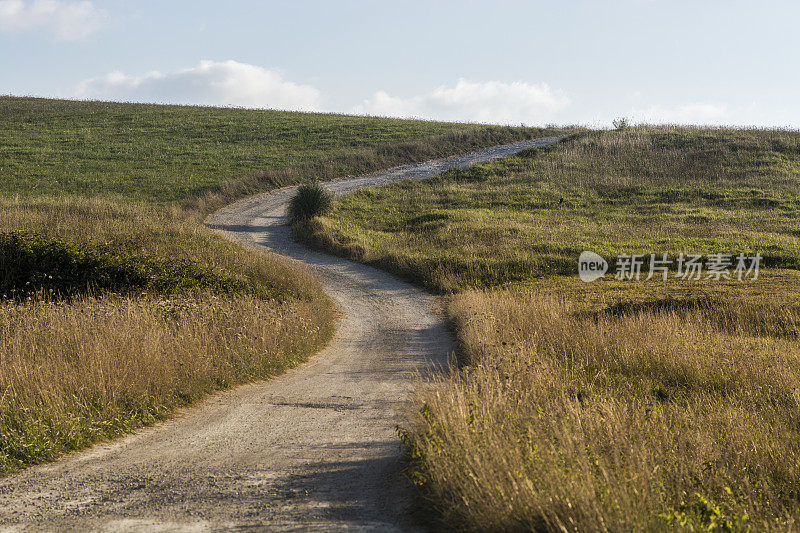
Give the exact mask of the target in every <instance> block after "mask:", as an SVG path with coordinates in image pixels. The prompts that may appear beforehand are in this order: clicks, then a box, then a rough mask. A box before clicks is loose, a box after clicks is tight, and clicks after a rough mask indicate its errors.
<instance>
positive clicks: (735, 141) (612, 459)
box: [297, 126, 800, 531]
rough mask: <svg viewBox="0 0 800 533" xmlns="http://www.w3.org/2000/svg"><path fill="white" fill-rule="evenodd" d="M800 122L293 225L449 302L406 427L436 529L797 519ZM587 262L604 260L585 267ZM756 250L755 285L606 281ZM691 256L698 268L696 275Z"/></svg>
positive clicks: (552, 166)
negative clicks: (444, 370) (620, 265)
mask: <svg viewBox="0 0 800 533" xmlns="http://www.w3.org/2000/svg"><path fill="white" fill-rule="evenodd" d="M798 146H800V134H798V133H797V132H793V131H780V130H774V131H769V130H747V129H743V130H736V129H725V128H716V129H714V128H681V127H670V126H667V127H637V128H628V129H626V130H624V131H605V132H592V133H589V134H584V135H581V136H579V137H577V138H574V139H571V140H568V141H566V142H564V143H561V144H560V145H557V146H554V147H551V148H548V149H540V150H534V151H530V152H528V153H523V154H520V156H518V157H514V158H510V159H507V160H503V161H498V162H494V163H491V164H486V165H478V166H475V167H472V168H470V169H468V170H465V171H453V172H448V173H445V174H444V175H442V176H440V177H438V178H435V179H433V180H431V181H430V182H425V183H410V182H409V183H401V184H397V185H393V186H389V187H382V188H377V189H370V190H364V191H360V192H359V193H357V194H355V195H353V196H350V197H347V198H345V199H343V200H342V201H341V202H339V204H338V206H337V207H336V209H335V210H334V212H333V213H332V214H331V215H329V216H326V217H322V218H320V219H318V220H315V221H312V222H311V223H310V224H307V225H306V226H305V227H303V228H299V231H298V232H297V234H298V235H300V236H303V237H305V238H307V239H309V241H310V242H313V243H315V244H316V245H318V246H321V247H324V248H325V249H328V250H331V251H333V252H336V253H339V254H342V255H345V256H347V257H351V258H354V259H357V260H361V261H364V262H368V263H370V264H373V265H376V266H379V267H381V268H386V269H388V270H391V271H393V272H396V273H398V274H400V275H402V276H404V277H406V278H407V279H409V280H412V281H414V282H417V283H420V284H422V285H425V286H426V287H429V288H431V289H433V290H435V291H438V292H440V293H441V294H442V299H443V300H444V304H445V310H446V313H447V316H448V318H449V319H450V321H451V323H452V325H453V329H454V331H455V332H456V335H457V337H458V340H459V345H460V359H459V362H460V364H461V366H460V367H459V368H456V369H453V372H452V374H451V375H450V376H448V377H444V378H441V379H440V380H438V382H436V383H435V384H433V385H432V386H431V385H430V384H424V385H420V387H419V388H418V391H417V395H416V398H415V402H414V405H413V407H412V408H411V409H410V410H409V414H408V416H409V419H408V422H407V423H406V424H405V425H404V429H403V430H402V435H403V438H404V441H405V442H406V444H407V446H408V451H409V454H410V464H409V475H410V476H411V479H412V481H413V482H414V483H415V484H416V486H417V488H418V492H417V494H418V496H419V501H420V503H421V504H422V510H424V511H426V512H428V513H430V514H429V515H427V517H429V518H431V517H435V518H437V519H438V520H439V521H438V526H439V527H442V528H450V529H455V530H474V531H508V530H542V531H674V530H682V531H749V530H758V531H761V530H767V531H769V530H776V531H786V530H796V529H798V527H799V526H798V524H800V459H799V458H800V417H799V416H798V413H800V350H799V349H798V344H797V341H798V337H800V305H799V304H798V301H800V300H799V299H798V297H799V296H800V292H799V291H798V287H800V284H799V283H798V282H800V278H799V277H798V270H797V269H798V266H799V265H800V241H798V235H800V233H798V220H799V218H798V216H799V215H800V201H798V198H799V196H798V194H799V193H800V182H798V179H797V178H798V175H799V174H798V172H800V170H799V169H800V150H798ZM583 250H591V251H594V252H596V253H598V254H600V255H602V256H603V257H605V258H606V259H608V260H609V263H610V273H609V274H607V275H606V276H605V278H603V279H601V280H598V281H594V282H592V283H584V282H582V281H580V279H579V278H578V276H577V265H578V257H579V255H580V253H581V252H582V251H583ZM715 252H719V253H730V254H733V255H734V256H735V254H738V253H743V254H747V255H752V254H755V253H760V254H761V255H762V257H763V260H764V262H763V263H762V264H761V267H762V268H761V270H760V272H759V276H758V279H757V280H753V279H748V280H745V281H737V280H736V279H735V277H734V279H732V280H722V281H714V280H713V279H709V280H699V281H693V280H683V279H679V278H675V277H674V274H675V266H674V264H673V268H672V270H671V277H670V278H669V280H668V281H665V282H664V281H661V280H660V278H659V277H656V278H655V279H654V280H651V281H644V279H643V278H644V277H645V276H646V274H647V269H648V265H647V262H645V265H644V268H643V272H644V276H643V277H642V281H618V280H615V279H613V276H614V271H615V262H614V258H615V257H616V256H617V255H618V254H622V253H628V254H647V255H646V257H648V258H649V254H650V253H655V254H658V256H659V257H660V254H662V253H665V254H667V255H668V257H669V258H671V259H673V260H674V259H675V258H676V257H677V256H678V254H680V253H687V254H701V255H708V254H711V253H715ZM706 266H707V265H706Z"/></svg>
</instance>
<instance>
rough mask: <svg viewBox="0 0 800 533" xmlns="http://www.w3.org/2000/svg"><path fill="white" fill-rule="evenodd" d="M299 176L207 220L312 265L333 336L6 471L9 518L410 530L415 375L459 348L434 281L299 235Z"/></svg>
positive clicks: (498, 151) (5, 515) (54, 524)
mask: <svg viewBox="0 0 800 533" xmlns="http://www.w3.org/2000/svg"><path fill="white" fill-rule="evenodd" d="M557 140H558V139H557V138H546V139H538V140H532V141H524V142H519V143H514V144H510V145H505V146H500V147H495V148H489V149H485V150H480V151H477V152H473V153H470V154H466V155H462V156H457V157H452V158H448V159H442V160H436V161H431V162H427V163H421V164H418V165H409V166H404V167H398V168H394V169H390V170H387V171H382V172H377V173H374V174H370V175H366V176H360V177H355V178H350V179H345V180H341V181H335V182H330V183H326V184H325V186H326V187H327V188H329V189H331V190H333V191H336V192H337V193H339V194H347V193H350V192H353V191H355V190H357V189H360V188H362V187H369V186H376V185H383V184H387V183H391V182H396V181H400V180H403V179H416V180H419V179H426V178H430V177H432V176H434V175H436V174H439V173H440V172H442V171H444V170H446V169H448V168H453V167H460V168H465V167H467V166H469V165H470V164H473V163H477V162H483V161H488V160H491V159H498V158H501V157H508V156H510V155H513V154H515V153H516V152H518V151H520V150H522V149H525V148H529V147H533V146H541V145H544V144H551V143H553V142H556V141H557ZM293 192H294V188H285V189H281V190H278V191H275V192H273V193H270V194H264V195H260V196H256V197H252V198H247V199H245V200H242V201H240V202H237V203H235V204H233V205H230V206H228V207H226V208H224V209H222V210H220V211H218V212H217V213H215V214H214V215H212V216H211V217H209V219H208V221H207V223H208V224H209V225H210V226H211V227H213V228H215V229H217V230H219V231H220V232H222V233H223V234H224V235H225V236H226V237H227V238H230V239H232V240H234V241H236V242H238V243H240V244H242V245H244V246H248V247H255V248H260V249H268V250H271V251H273V252H276V253H279V254H282V255H285V256H287V257H289V258H291V259H292V260H297V261H301V262H303V263H305V264H306V265H310V266H311V267H312V268H314V269H315V270H316V271H317V272H318V274H319V277H320V279H321V281H322V283H323V285H324V287H325V290H326V291H327V292H328V294H330V295H331V296H332V297H333V298H334V300H335V301H336V303H337V304H338V305H339V307H340V308H341V310H342V311H343V312H344V318H343V319H342V321H341V322H340V324H339V328H338V330H337V333H336V336H335V338H334V340H333V341H332V342H331V343H330V345H329V346H328V347H327V348H326V349H324V350H323V351H321V352H320V353H318V354H317V355H315V356H314V357H313V358H312V359H311V360H310V361H309V362H308V363H306V364H304V365H302V366H300V367H298V368H296V369H294V370H292V371H289V372H287V373H286V374H284V375H282V376H280V377H278V378H275V379H272V380H270V381H266V382H260V383H254V384H251V385H245V386H242V387H239V388H236V389H234V390H231V391H227V392H223V393H221V394H218V395H215V396H213V397H211V398H209V399H207V400H205V401H203V402H201V403H200V404H199V405H197V406H195V407H193V408H190V409H186V410H183V411H182V412H180V413H178V415H177V416H175V417H174V418H172V419H171V420H169V421H167V422H164V423H161V424H159V425H157V426H154V427H151V428H147V429H144V430H142V431H139V432H137V433H136V434H134V435H131V436H129V437H125V438H122V439H120V440H117V441H115V442H113V443H109V444H102V445H98V446H95V447H93V448H91V449H89V450H87V451H83V452H78V453H74V454H72V455H69V456H67V457H65V458H64V459H62V460H60V461H57V462H54V463H50V464H46V465H41V466H37V467H34V468H30V469H28V470H26V471H24V472H21V473H19V474H15V475H13V476H9V477H6V478H3V479H0V530H3V531H5V530H22V531H39V530H60V531H86V530H95V531H120V530H124V531H219V530H231V529H234V530H243V531H244V530H246V531H251V530H252V531H273V530H278V531H281V530H298V529H300V530H348V529H352V530H375V531H392V530H403V531H404V530H415V529H417V528H418V527H417V525H415V524H414V523H412V522H411V521H410V519H409V518H408V505H409V497H408V488H407V487H406V484H405V481H404V478H403V476H402V474H401V472H400V453H401V450H400V443H399V440H398V437H397V432H396V425H397V424H398V422H400V420H399V419H398V411H399V410H400V408H401V407H402V406H403V404H404V402H405V401H406V398H407V395H408V392H409V389H410V380H411V379H412V378H413V377H414V376H415V375H416V374H417V373H418V372H423V373H425V372H430V371H432V370H434V369H435V368H437V367H438V366H441V365H444V364H446V361H447V358H448V356H449V355H450V354H452V352H453V350H454V345H453V340H452V337H451V335H450V334H449V332H448V331H447V330H446V329H445V326H444V324H443V323H442V321H441V320H440V319H439V318H438V317H437V315H436V314H435V313H434V312H432V305H433V303H434V302H433V300H432V298H431V297H430V296H429V295H428V294H427V293H425V292H424V291H422V290H420V289H418V288H415V287H413V286H411V285H409V284H407V283H404V282H402V281H399V280H397V279H396V278H394V277H392V276H391V275H389V274H386V273H384V272H381V271H379V270H376V269H374V268H371V267H367V266H364V265H360V264H357V263H353V262H351V261H347V260H344V259H340V258H337V257H333V256H330V255H327V254H322V253H318V252H313V251H310V250H309V249H307V248H305V247H303V246H301V245H299V244H297V243H295V242H294V241H293V240H292V239H291V238H290V231H289V228H288V227H287V226H286V225H285V216H284V213H285V209H286V204H287V202H288V200H289V198H291V196H292V194H293Z"/></svg>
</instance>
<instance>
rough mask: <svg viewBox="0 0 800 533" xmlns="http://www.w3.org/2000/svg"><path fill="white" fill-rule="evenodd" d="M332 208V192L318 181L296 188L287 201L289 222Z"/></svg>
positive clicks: (305, 218) (309, 217) (322, 212)
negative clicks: (292, 195) (295, 191)
mask: <svg viewBox="0 0 800 533" xmlns="http://www.w3.org/2000/svg"><path fill="white" fill-rule="evenodd" d="M331 209H333V193H332V192H330V191H326V190H325V189H324V188H323V187H322V185H320V184H319V183H316V182H313V183H306V184H304V185H301V186H300V187H298V188H297V193H296V194H295V195H294V197H293V198H292V200H291V202H289V211H288V215H289V222H290V223H291V224H295V223H297V222H302V221H305V220H310V219H312V218H314V217H318V216H321V215H324V214H326V213H329V212H330V210H331Z"/></svg>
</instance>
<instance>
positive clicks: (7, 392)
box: [0, 197, 335, 474]
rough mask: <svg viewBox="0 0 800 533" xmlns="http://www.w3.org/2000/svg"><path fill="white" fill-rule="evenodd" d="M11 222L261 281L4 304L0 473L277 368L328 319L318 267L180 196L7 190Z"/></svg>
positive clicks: (321, 335)
mask: <svg viewBox="0 0 800 533" xmlns="http://www.w3.org/2000/svg"><path fill="white" fill-rule="evenodd" d="M14 230H23V231H28V232H37V233H40V234H42V235H44V236H45V237H52V238H58V239H66V240H68V241H72V242H76V243H78V244H80V245H81V246H87V247H92V246H105V247H110V248H111V249H114V250H118V251H119V253H121V254H131V255H132V256H137V255H138V254H149V255H154V256H157V257H160V258H163V259H165V260H169V261H174V260H189V261H192V262H194V263H197V264H199V265H200V266H202V267H206V268H211V269H213V270H215V271H219V272H222V273H227V274H232V275H235V276H237V277H240V278H244V279H247V280H249V281H251V282H253V283H254V284H258V286H259V287H260V288H263V289H264V290H261V291H260V292H259V295H258V296H257V295H255V294H247V293H237V294H231V295H228V296H225V297H215V296H214V295H213V294H209V293H204V292H197V291H192V292H191V293H187V294H182V295H181V294H176V295H171V296H169V297H167V296H164V295H160V294H158V293H156V292H152V291H151V292H143V293H141V294H138V295H131V294H126V296H125V297H123V296H120V295H115V294H109V293H103V294H96V295H94V297H84V298H79V299H76V300H72V301H69V302H65V301H62V302H54V301H49V302H48V301H32V302H29V303H24V304H15V303H12V302H0V474H2V473H7V472H11V471H14V470H17V469H19V468H22V467H24V466H28V465H31V464H35V463H39V462H43V461H48V460H52V459H54V458H56V457H58V456H59V455H61V454H62V453H65V452H68V451H71V450H75V449H79V448H81V447H84V446H87V445H90V444H92V443H94V442H97V441H99V440H103V439H107V438H111V437H114V436H117V435H121V434H123V433H125V432H128V431H130V430H132V429H135V428H137V427H140V426H142V425H146V424H149V423H152V422H154V421H156V420H159V419H162V418H164V417H166V416H168V415H169V413H170V412H172V411H173V410H174V409H175V408H176V407H179V406H183V405H188V404H189V403H191V402H192V401H194V400H196V399H198V398H200V397H202V396H203V395H205V394H208V393H211V392H213V391H215V390H220V389H223V388H226V387H230V386H233V385H236V384H240V383H245V382H249V381H254V380H259V379H265V378H268V377H270V376H273V375H275V374H277V373H280V372H282V371H284V370H286V369H287V368H290V367H292V366H295V365H297V364H299V363H300V362H301V361H303V360H305V358H306V357H308V356H309V355H311V354H312V353H314V352H315V351H317V350H318V349H319V348H320V347H322V346H323V345H324V344H325V343H326V342H327V340H328V339H329V338H330V335H331V334H332V331H333V327H334V323H335V310H334V306H333V304H332V303H331V301H330V300H329V299H328V298H327V296H326V295H325V294H324V292H323V291H322V289H321V287H320V285H319V283H318V282H317V280H316V278H315V277H314V276H313V275H312V274H311V273H310V272H308V271H307V270H305V269H303V268H300V267H298V266H297V265H289V264H288V263H286V262H285V261H284V260H282V259H281V258H279V257H278V256H275V255H273V254H267V253H257V252H253V251H248V250H244V249H242V248H241V247H238V246H236V245H234V244H232V243H229V242H227V241H225V240H223V239H222V238H220V237H219V236H216V235H214V233H213V232H212V231H211V230H209V229H208V228H206V227H204V226H203V225H202V223H201V219H200V217H199V215H197V214H194V213H191V212H187V211H185V210H183V209H181V208H178V207H167V208H164V207H161V208H158V207H154V206H150V205H147V204H143V203H135V202H120V201H114V200H112V199H107V198H105V199H104V198H75V197H63V198H47V197H41V198H35V199H24V200H18V199H14V198H4V199H0V231H14Z"/></svg>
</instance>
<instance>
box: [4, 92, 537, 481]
mask: <svg viewBox="0 0 800 533" xmlns="http://www.w3.org/2000/svg"><path fill="white" fill-rule="evenodd" d="M536 133H538V132H537V130H534V129H523V128H494V127H484V126H479V125H464V124H443V123H433V122H420V121H400V120H389V119H377V118H364V117H348V116H340V115H319V114H300V113H286V112H275V111H251V110H241V109H219V108H203V107H178V106H157V105H141V104H116V103H103V102H72V101H62V100H44V99H33V98H14V97H0V474H1V473H5V472H10V471H13V470H16V469H19V468H23V467H25V466H27V465H30V464H34V463H38V462H42V461H46V460H51V459H53V458H55V457H58V456H59V455H60V454H63V453H65V452H68V451H70V450H74V449H77V448H80V447H83V446H87V445H89V444H92V443H93V442H97V441H98V440H103V439H106V438H111V437H114V436H117V435H120V434H123V433H125V432H128V431H131V430H132V429H135V428H137V427H140V426H141V425H143V424H148V423H152V422H153V421H156V420H159V419H162V418H164V417H166V416H169V414H170V413H171V412H172V411H173V410H174V409H175V408H177V407H180V406H183V405H187V404H189V403H191V402H193V401H195V400H196V399H198V398H200V397H202V396H203V395H205V394H208V393H210V392H213V391H215V390H219V389H223V388H226V387H230V386H233V385H236V384H239V383H243V382H247V381H253V380H257V379H264V378H267V377H270V376H273V375H275V374H278V373H280V372H282V371H284V370H286V369H287V368H290V367H292V366H294V365H297V364H299V363H300V362H302V361H304V360H305V359H306V358H307V357H308V356H310V355H311V354H313V353H314V352H315V351H316V350H318V349H319V348H320V347H321V346H322V345H324V344H325V343H326V342H327V340H328V339H329V338H330V336H331V335H332V332H333V328H334V322H335V312H334V309H333V304H332V303H331V302H330V301H329V300H328V298H327V297H326V296H325V295H324V293H323V292H322V291H321V289H320V287H319V286H318V285H317V283H316V281H315V280H314V279H313V277H311V276H310V275H308V273H306V272H305V271H303V270H301V269H298V268H297V267H296V266H288V265H287V264H285V263H284V262H283V261H281V260H280V259H279V258H277V257H275V256H272V255H269V254H259V253H255V252H250V251H246V250H243V249H241V248H240V247H238V246H235V245H233V244H231V243H228V242H226V241H224V240H223V239H221V238H220V237H218V236H216V235H215V234H214V233H213V232H212V231H210V230H209V229H207V228H206V227H205V226H204V225H203V224H202V220H203V217H204V216H205V215H206V214H207V213H208V212H209V210H211V209H213V208H215V207H218V206H220V205H222V204H223V203H225V202H228V201H231V200H233V199H235V198H238V197H240V196H242V195H245V194H249V193H254V192H259V191H263V190H268V189H270V188H273V187H276V186H279V185H285V184H289V183H297V182H299V181H301V180H303V179H312V178H316V179H329V178H334V177H337V176H343V175H347V174H351V173H357V172H364V171H370V170H376V169H378V168H381V167H385V166H392V165H397V164H401V163H408V162H413V161H418V160H420V159H426V158H429V157H438V156H445V155H451V154H454V153H458V152H464V151H468V150H470V149H472V148H475V147H479V146H486V145H490V144H496V143H500V142H505V141H511V140H517V139H520V138H526V137H529V136H532V135H535V134H536Z"/></svg>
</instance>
